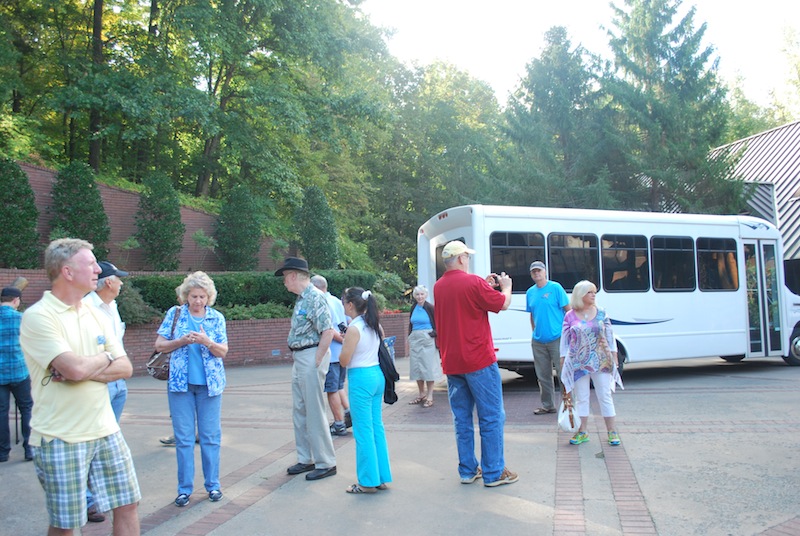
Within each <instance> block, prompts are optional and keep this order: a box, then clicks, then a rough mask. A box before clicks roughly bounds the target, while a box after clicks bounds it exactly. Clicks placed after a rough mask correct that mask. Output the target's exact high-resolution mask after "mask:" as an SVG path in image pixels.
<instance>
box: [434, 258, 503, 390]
mask: <svg viewBox="0 0 800 536" xmlns="http://www.w3.org/2000/svg"><path fill="white" fill-rule="evenodd" d="M433 299H434V301H435V303H436V308H435V309H434V318H435V320H436V333H437V338H438V340H439V352H440V353H441V356H442V369H443V370H444V373H445V374H467V373H469V372H475V371H476V370H480V369H482V368H486V367H488V366H489V365H491V364H492V363H494V362H495V361H497V357H496V356H495V353H494V341H493V340H492V330H491V328H490V327H489V318H488V316H487V315H486V313H487V312H489V311H491V312H493V313H499V312H500V310H501V309H502V308H503V304H504V303H505V301H506V298H505V296H504V295H503V293H502V292H497V290H495V289H493V288H492V287H490V286H489V284H488V283H487V282H486V281H485V280H484V279H482V278H481V277H479V276H477V275H474V274H468V273H467V272H464V271H462V270H449V271H447V272H445V273H444V275H443V276H442V277H441V278H440V279H439V280H438V281H437V282H436V284H435V285H434V286H433Z"/></svg>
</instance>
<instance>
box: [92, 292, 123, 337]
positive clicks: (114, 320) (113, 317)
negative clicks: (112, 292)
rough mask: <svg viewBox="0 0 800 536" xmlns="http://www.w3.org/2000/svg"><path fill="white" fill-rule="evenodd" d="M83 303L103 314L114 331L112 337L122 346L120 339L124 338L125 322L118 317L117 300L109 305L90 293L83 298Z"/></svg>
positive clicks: (93, 293)
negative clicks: (115, 337) (114, 336)
mask: <svg viewBox="0 0 800 536" xmlns="http://www.w3.org/2000/svg"><path fill="white" fill-rule="evenodd" d="M83 303H84V304H86V305H89V306H91V307H96V308H97V309H98V310H100V311H102V312H103V314H104V315H105V317H107V318H108V320H109V322H110V323H111V327H112V329H113V330H114V335H116V336H117V340H118V341H119V343H120V345H122V338H123V337H124V336H125V322H123V321H122V318H121V317H120V316H119V309H118V308H117V300H112V301H111V303H106V302H104V301H103V300H102V299H101V298H100V296H98V295H97V292H94V291H92V292H90V293H89V294H87V295H86V296H84V297H83Z"/></svg>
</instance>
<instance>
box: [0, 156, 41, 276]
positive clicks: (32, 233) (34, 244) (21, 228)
mask: <svg viewBox="0 0 800 536" xmlns="http://www.w3.org/2000/svg"><path fill="white" fill-rule="evenodd" d="M0 207H2V208H1V209H0V233H2V240H0V267H2V268H36V267H37V265H38V260H39V233H37V232H36V222H37V220H38V219H39V211H38V210H36V202H35V198H34V195H33V189H32V188H31V184H30V182H29V181H28V175H27V174H26V173H25V172H24V171H22V169H20V167H19V166H18V165H17V163H16V162H14V161H13V160H11V159H9V158H0Z"/></svg>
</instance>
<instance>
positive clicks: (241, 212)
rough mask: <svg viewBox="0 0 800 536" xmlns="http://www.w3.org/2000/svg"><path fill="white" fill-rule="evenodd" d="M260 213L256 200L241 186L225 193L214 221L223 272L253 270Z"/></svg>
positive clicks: (258, 240)
mask: <svg viewBox="0 0 800 536" xmlns="http://www.w3.org/2000/svg"><path fill="white" fill-rule="evenodd" d="M260 214H261V211H260V207H259V204H258V202H257V201H256V198H255V197H254V196H253V194H252V193H251V192H250V190H249V189H248V188H247V187H246V186H243V185H239V186H236V187H234V188H233V190H231V192H230V193H229V194H228V197H227V199H226V200H225V203H224V204H223V205H222V208H221V209H220V212H219V218H218V219H217V232H216V238H217V242H218V244H219V255H220V259H221V260H222V264H223V265H224V266H225V269H226V270H232V271H245V270H254V269H255V268H256V266H257V265H258V252H259V250H260V249H261V217H260Z"/></svg>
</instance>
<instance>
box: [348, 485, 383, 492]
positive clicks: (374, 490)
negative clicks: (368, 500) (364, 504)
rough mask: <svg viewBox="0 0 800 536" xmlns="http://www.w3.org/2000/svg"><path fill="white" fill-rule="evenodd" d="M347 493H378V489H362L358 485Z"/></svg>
mask: <svg viewBox="0 0 800 536" xmlns="http://www.w3.org/2000/svg"><path fill="white" fill-rule="evenodd" d="M345 492H347V493H377V492H378V488H368V487H363V488H362V487H361V486H359V485H358V484H353V485H352V486H350V487H349V488H347V489H346V490H345Z"/></svg>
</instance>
